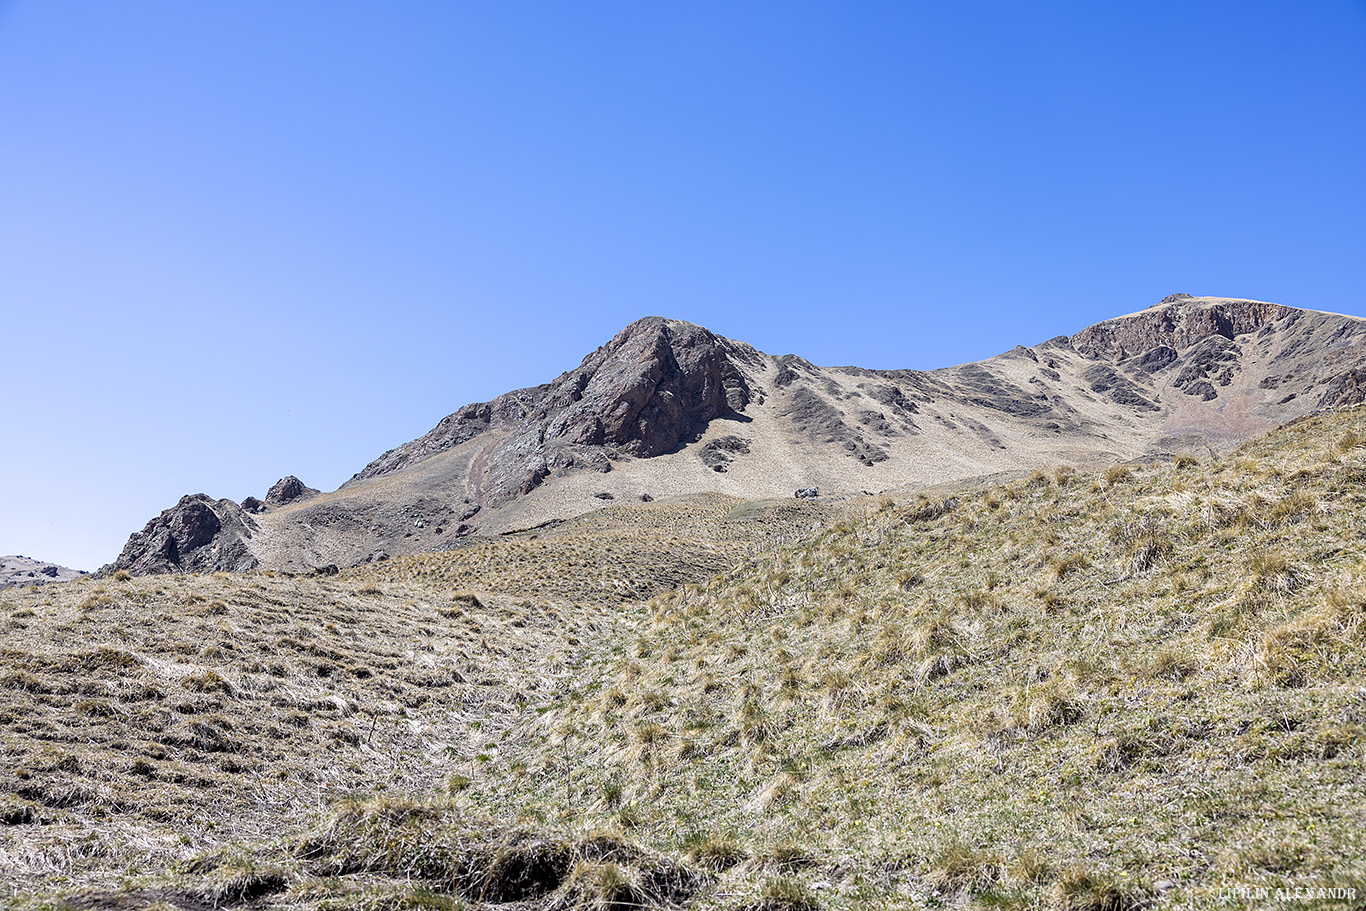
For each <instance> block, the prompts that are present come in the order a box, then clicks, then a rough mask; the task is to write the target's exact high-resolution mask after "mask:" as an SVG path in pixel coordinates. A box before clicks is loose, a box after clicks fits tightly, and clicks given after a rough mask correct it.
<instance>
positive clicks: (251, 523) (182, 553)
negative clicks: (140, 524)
mask: <svg viewBox="0 0 1366 911" xmlns="http://www.w3.org/2000/svg"><path fill="white" fill-rule="evenodd" d="M255 530H256V522H255V520H253V519H252V518H251V516H249V515H248V514H247V513H245V512H244V511H243V510H242V508H241V507H239V506H238V505H237V504H236V503H233V502H232V501H231V500H213V499H211V498H209V497H207V496H205V495H204V494H202V493H198V494H192V495H190V496H185V497H181V498H180V502H179V503H177V504H176V505H175V506H173V507H171V508H170V509H167V510H165V511H163V512H162V513H161V515H159V516H157V517H156V518H155V519H153V520H152V521H150V522H148V523H147V525H146V526H145V527H144V528H143V529H142V531H139V532H134V533H133V534H132V535H131V536H130V537H129V538H128V543H127V544H126V545H124V548H123V553H121V554H120V555H119V558H118V559H117V560H115V561H114V562H113V563H110V564H109V565H108V566H105V567H103V568H102V569H101V570H100V575H106V576H107V575H109V574H111V573H113V572H114V571H115V570H120V569H124V570H127V571H128V572H130V573H132V574H134V575H139V576H141V575H152V574H155V573H172V572H212V571H214V570H220V569H226V570H231V571H244V570H248V569H254V568H255V567H256V565H257V560H256V558H255V557H253V556H252V555H251V553H250V552H249V551H248V550H247V547H246V544H245V540H246V539H249V538H250V537H251V533H252V532H253V531H255Z"/></svg>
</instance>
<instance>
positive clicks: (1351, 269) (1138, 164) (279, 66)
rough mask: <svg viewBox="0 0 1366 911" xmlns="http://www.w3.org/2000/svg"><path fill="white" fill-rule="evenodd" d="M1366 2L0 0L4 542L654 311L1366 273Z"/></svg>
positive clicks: (791, 332) (898, 309)
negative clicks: (1365, 224)
mask: <svg viewBox="0 0 1366 911" xmlns="http://www.w3.org/2000/svg"><path fill="white" fill-rule="evenodd" d="M1363 98H1366V3H1362V2H1346V0H1322V2H1308V3H1296V4H1292V3H1284V2H1276V3H1266V2H1261V3H1259V2H1206V3H1191V2H1179V3H1164V2H1150V3H1143V4H1119V3H1095V2H1035V3H1028V4H1024V3H1018V2H947V0H946V2H933V3H931V2H924V3H917V2H909V0H907V2H853V3H849V2H838V3H837V2H825V3H808V2H793V0H789V2H782V3H765V2H746V3H720V2H688V3H664V2H658V3H654V2H651V3H640V2H625V0H623V2H592V0H576V2H572V3H567V2H554V3H549V2H547V3H532V2H517V0H499V2H487V3H482V2H481V3H461V2H449V3H447V2H422V3H418V2H409V3H404V2H399V3H393V4H374V3H351V2H336V0H329V2H326V3H323V2H302V0H301V2H291V3H278V2H271V3H265V2H250V0H234V2H231V3H227V2H203V3H183V2H178V0H177V2H153V0H129V2H124V3H97V2H92V0H86V2H67V0H9V2H5V0H0V306H2V307H3V313H4V326H5V345H4V353H3V355H0V381H3V383H4V389H5V390H6V392H7V400H8V408H7V410H8V412H9V414H10V419H9V420H8V421H7V422H6V429H5V431H4V442H5V444H6V445H4V446H2V447H0V553H22V554H26V555H29V556H33V557H37V558H40V559H47V560H54V561H57V562H63V563H66V564H69V565H74V566H77V567H79V568H87V569H91V568H94V567H96V566H98V565H99V564H101V563H104V562H107V561H109V560H111V559H112V558H113V557H114V556H115V555H116V554H117V552H118V550H119V549H120V547H121V546H122V544H123V542H124V540H125V539H126V537H127V535H128V534H129V533H130V532H132V531H134V530H136V529H137V528H140V527H141V526H142V524H143V523H144V522H145V521H146V520H147V519H148V518H150V517H151V516H152V515H154V514H155V513H156V512H157V511H159V510H161V509H163V508H165V507H167V506H170V505H171V504H173V503H174V502H175V500H176V499H178V498H179V496H180V495H181V494H184V493H189V492H200V491H202V492H205V493H209V494H211V495H213V496H219V497H230V498H232V499H235V500H240V499H241V498H243V497H245V496H247V495H252V494H254V495H256V496H261V495H263V494H264V492H265V489H266V487H267V486H269V484H270V483H272V482H273V481H274V480H276V479H277V478H279V477H280V476H282V475H285V474H290V473H293V474H297V475H299V476H300V477H301V478H303V479H304V480H305V481H306V482H308V483H310V484H312V485H313V486H316V487H322V488H326V489H331V488H334V487H336V486H337V485H338V484H339V483H341V482H342V481H344V480H345V479H346V478H347V477H349V476H350V475H351V474H352V473H353V472H355V471H357V470H359V469H360V468H361V467H362V466H363V465H364V464H365V463H366V462H367V461H369V460H370V459H371V458H373V457H375V456H377V455H378V454H380V453H381V452H382V451H384V450H385V449H388V448H390V447H392V446H394V445H397V444H399V443H401V442H404V441H406V440H408V439H411V438H413V437H415V436H418V435H420V434H421V433H423V432H425V431H426V430H428V429H429V428H430V427H431V426H433V425H434V424H435V423H436V422H437V421H438V420H439V419H440V418H441V417H442V416H443V415H445V414H447V413H448V412H450V411H453V410H454V409H455V408H457V407H458V406H460V405H462V404H464V403H467V402H471V401H482V400H486V399H488V398H491V397H492V396H494V395H497V394H498V393H500V392H504V391H506V390H508V389H511V388H516V387H520V386H526V385H533V384H536V383H540V382H545V381H548V380H550V379H552V378H553V377H554V376H556V375H557V374H559V373H560V372H562V371H564V370H567V369H570V368H572V367H574V366H575V365H577V363H578V361H579V360H580V358H582V356H583V355H584V354H586V353H587V352H589V351H591V350H592V349H593V348H595V347H597V346H598V345H600V344H602V343H603V342H604V341H606V340H607V339H608V338H610V337H611V336H612V335H613V334H614V333H615V332H616V331H617V330H619V329H620V328H621V327H622V326H624V325H625V324H626V323H628V322H630V321H631V320H633V319H636V318H638V317H641V316H645V315H650V314H659V315H665V316H671V317H675V318H680V319H686V320H690V321H692V322H696V323H700V324H702V325H705V326H708V327H710V328H712V329H713V330H715V331H717V332H719V333H721V334H723V335H727V336H730V337H732V338H738V339H743V340H745V341H748V342H750V343H752V344H754V345H755V346H757V347H759V348H760V349H762V350H765V351H769V352H771V353H775V354H781V353H788V352H794V353H798V354H801V355H803V356H804V357H807V358H809V359H810V360H812V361H815V362H817V363H822V364H830V365H834V364H858V365H861V366H869V367H909V368H933V367H939V366H944V365H948V364H953V363H960V362H963V361H969V360H976V359H979V358H982V357H987V356H990V355H992V354H996V353H999V352H1000V351H1003V350H1005V349H1008V348H1010V347H1012V346H1014V345H1016V344H1020V343H1024V344H1030V343H1034V342H1038V341H1041V340H1043V339H1046V338H1050V337H1052V336H1055V335H1059V334H1062V333H1070V332H1074V331H1076V330H1078V329H1080V328H1082V327H1083V326H1085V325H1088V324H1089V323H1092V322H1096V321H1098V320H1100V319H1104V318H1106V317H1109V316H1114V315H1118V314H1120V313H1125V312H1130V311H1133V310H1137V309H1141V308H1143V307H1146V306H1148V305H1150V304H1152V303H1154V302H1156V301H1157V300H1158V299H1159V298H1161V297H1163V296H1164V295H1166V294H1168V293H1171V292H1174V291H1189V292H1191V293H1195V294H1218V295H1227V296H1241V297H1252V298H1258V299H1262V300H1272V301H1277V302H1280V303H1285V304H1290V305H1294V306H1301V307H1311V308H1316V309H1325V310H1334V311H1337V312H1344V313H1352V314H1358V315H1363V314H1366V295H1364V294H1363V291H1366V255H1363V253H1362V250H1363V249H1364V248H1366V231H1364V230H1363V214H1362V213H1363V212H1366V167H1364V166H1363V161H1366V155H1363V149H1366V104H1363V101H1362V99H1363Z"/></svg>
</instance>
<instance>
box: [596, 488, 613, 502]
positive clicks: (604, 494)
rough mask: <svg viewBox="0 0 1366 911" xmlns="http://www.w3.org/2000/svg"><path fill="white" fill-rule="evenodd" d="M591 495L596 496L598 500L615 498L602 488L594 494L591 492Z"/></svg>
mask: <svg viewBox="0 0 1366 911" xmlns="http://www.w3.org/2000/svg"><path fill="white" fill-rule="evenodd" d="M593 496H595V497H597V498H598V499H599V500H615V499H616V497H614V496H613V495H612V494H610V493H608V492H607V491H605V490H604V491H603V492H602V493H595V494H593Z"/></svg>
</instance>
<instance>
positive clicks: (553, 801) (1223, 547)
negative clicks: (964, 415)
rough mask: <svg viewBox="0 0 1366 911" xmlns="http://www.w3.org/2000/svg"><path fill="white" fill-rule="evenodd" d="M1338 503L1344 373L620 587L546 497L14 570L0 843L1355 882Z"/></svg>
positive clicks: (1345, 535)
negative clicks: (311, 542) (129, 571)
mask: <svg viewBox="0 0 1366 911" xmlns="http://www.w3.org/2000/svg"><path fill="white" fill-rule="evenodd" d="M726 515H730V516H732V517H733V518H734V517H735V516H736V515H738V516H739V517H743V516H744V515H745V508H744V507H741V508H740V511H739V513H738V514H736V513H735V507H733V506H728V507H727V509H726ZM626 516H627V517H626V518H619V519H617V520H616V521H615V522H614V523H613V525H612V529H613V530H612V535H614V536H615V535H622V536H623V537H622V538H621V542H620V546H622V547H623V548H625V549H626V550H627V551H631V548H630V540H631V538H630V534H629V527H630V525H629V523H630V521H631V520H630V519H629V513H627V514H626ZM803 521H805V520H803ZM652 522H656V520H655V519H642V520H641V529H640V531H639V534H640V535H641V539H640V540H642V541H646V540H655V541H658V540H659V538H658V531H657V530H653V531H652V530H651V523H652ZM1363 523H1366V413H1363V412H1362V411H1359V410H1358V411H1348V412H1341V413H1333V414H1325V415H1320V416H1316V417H1312V418H1309V419H1305V420H1301V421H1298V422H1296V423H1294V424H1292V425H1290V426H1287V427H1285V428H1282V429H1281V430H1279V431H1277V432H1275V433H1273V434H1271V435H1270V436H1268V437H1266V438H1264V439H1262V440H1259V441H1256V442H1254V443H1251V444H1249V445H1247V446H1244V447H1243V448H1242V449H1240V450H1239V451H1238V452H1236V453H1234V454H1232V455H1231V456H1229V457H1228V458H1225V459H1220V460H1209V459H1195V458H1192V457H1182V458H1178V459H1177V460H1176V461H1175V463H1166V464H1161V465H1148V466H1128V467H1124V466H1120V467H1115V468H1112V469H1110V470H1109V471H1107V472H1104V473H1101V474H1098V475H1086V474H1078V473H1076V472H1074V471H1070V470H1067V469H1059V470H1057V471H1055V472H1052V473H1049V474H1043V473H1039V474H1036V475H1035V476H1033V477H1032V478H1028V479H1022V480H1020V481H1017V482H1014V483H1011V484H1007V485H1001V486H996V487H992V488H988V489H986V490H976V491H972V492H967V491H965V492H963V493H962V494H961V495H960V496H959V497H949V498H948V499H935V500H922V499H903V500H897V499H892V498H887V499H884V500H881V501H878V500H869V501H867V502H866V504H865V505H864V506H863V507H862V508H860V509H852V510H848V511H846V514H845V515H844V516H843V517H842V518H832V519H831V521H829V522H827V523H826V524H825V526H824V527H822V528H821V529H820V530H818V531H817V532H816V533H814V534H812V535H811V536H810V537H808V538H806V539H804V540H800V541H791V540H789V541H787V542H786V543H781V544H779V545H778V546H776V547H769V548H768V549H760V550H758V551H757V552H756V553H755V554H754V555H753V556H751V557H749V558H748V559H746V560H745V561H744V562H742V563H741V564H739V565H738V566H737V567H735V568H734V569H731V570H729V571H727V572H724V573H722V574H720V575H715V576H712V577H710V578H705V579H704V578H701V576H700V574H696V575H693V577H692V578H694V579H695V580H696V581H692V582H687V583H685V584H683V585H682V586H681V587H678V588H675V589H673V590H669V591H666V592H664V593H662V594H659V595H657V596H656V597H654V598H653V599H652V600H651V601H649V602H646V603H641V602H632V601H621V602H616V603H614V602H613V601H612V600H611V599H610V598H605V597H597V598H587V597H582V598H580V597H575V598H574V601H573V603H568V602H567V601H566V600H564V599H565V597H566V594H567V593H569V592H572V591H575V590H576V589H574V586H575V585H576V584H581V583H575V582H572V581H565V580H572V579H574V578H576V577H575V573H576V571H577V569H579V568H581V567H576V566H575V565H574V564H572V563H568V562H565V561H564V558H563V555H564V553H567V552H570V551H573V552H575V553H578V554H580V555H583V558H582V561H581V562H591V561H589V560H588V559H587V555H589V554H593V553H598V554H599V556H600V555H601V553H602V551H600V550H598V551H595V549H594V548H595V545H594V543H593V541H592V540H590V539H589V537H588V536H589V531H587V530H580V531H579V532H575V531H573V530H572V529H568V528H565V529H560V530H557V531H558V534H559V535H560V537H561V540H559V542H558V543H555V544H554V545H553V547H548V548H547V550H546V551H545V554H546V556H545V557H544V558H534V559H533V558H528V557H527V556H526V554H527V553H528V552H529V551H527V549H526V545H527V544H528V542H525V541H523V542H520V543H508V544H507V547H508V548H509V550H508V551H507V553H508V554H511V555H515V554H521V555H522V556H520V557H517V558H516V559H512V558H509V560H508V561H506V562H502V563H500V562H499V558H498V555H497V553H495V552H493V551H490V552H489V553H487V554H483V555H481V556H479V557H478V560H479V561H482V562H478V563H471V562H465V563H459V562H456V561H458V560H466V561H469V560H471V559H473V558H472V557H471V556H470V555H468V554H466V555H464V556H461V555H459V554H458V553H457V554H455V555H451V556H445V555H441V556H439V557H435V558H428V559H429V562H428V563H422V562H413V563H408V562H407V561H391V563H389V564H385V565H382V566H381V567H375V568H369V569H367V570H365V571H364V573H358V574H357V575H355V576H353V577H347V576H345V575H343V576H341V577H336V578H335V579H327V580H312V579H283V578H279V579H276V578H268V577H265V576H245V577H235V578H229V577H212V578H175V579H168V578H164V577H163V578H161V579H150V580H136V581H125V582H106V583H93V582H79V583H72V584H70V585H66V586H53V587H49V588H48V589H44V590H42V591H36V592H29V593H23V594H19V595H13V596H11V595H10V593H6V594H7V596H9V603H7V604H5V606H4V610H5V613H6V615H7V616H8V618H9V620H8V623H9V629H8V630H7V635H6V642H5V645H6V652H5V655H4V662H5V663H4V675H5V676H4V677H3V679H0V698H3V700H4V706H3V709H4V711H5V712H6V713H7V714H6V725H5V732H6V734H5V738H6V739H5V755H4V757H3V761H4V766H3V777H0V793H4V794H5V795H7V796H5V797H3V798H0V802H3V806H0V811H2V813H3V820H4V821H5V822H6V823H7V824H6V825H5V826H4V828H3V829H0V838H3V839H4V841H3V842H0V850H2V851H3V854H0V865H2V867H3V869H4V871H5V872H6V874H7V875H8V876H9V877H10V878H11V882H12V883H14V884H15V885H18V884H20V883H21V882H26V883H28V884H29V886H28V888H29V890H30V891H29V892H28V897H27V899H26V903H27V904H28V905H29V906H30V907H40V906H43V905H44V904H45V903H46V904H50V905H53V906H56V905H57V904H60V903H61V902H67V903H69V904H71V906H73V907H144V906H149V905H153V904H155V903H157V902H160V903H162V904H163V906H165V907H183V908H192V907H205V906H211V905H213V904H215V903H217V904H222V905H227V906H233V905H242V906H247V905H249V906H252V907H290V908H316V909H322V908H352V907H356V908H362V907H365V908H404V907H407V908H414V907H428V908H454V907H467V906H470V907H473V906H488V905H490V904H491V905H492V906H494V907H498V906H500V905H503V906H507V907H554V908H578V907H584V908H588V907H597V908H607V907H631V906H635V905H640V904H642V903H643V904H646V905H667V904H669V903H682V902H685V901H686V902H691V903H692V904H693V905H694V906H696V907H724V908H742V907H743V908H749V909H760V908H763V909H801V908H812V907H821V908H832V909H833V908H869V907H872V908H877V907H888V908H891V907H897V908H900V907H941V906H950V907H957V906H979V907H1018V908H1032V907H1041V906H1044V907H1055V908H1064V909H1119V908H1128V907H1142V906H1148V905H1153V906H1157V907H1211V908H1216V907H1217V908H1224V907H1245V908H1261V907H1271V906H1274V907H1277V908H1299V907H1304V908H1308V907H1332V908H1350V907H1357V908H1360V907H1363V906H1366V849H1364V848H1363V845H1362V835H1361V833H1362V831H1363V828H1366V826H1364V823H1366V818H1364V817H1366V795H1364V794H1363V779H1366V775H1363V759H1364V758H1366V757H1364V756H1363V749H1366V747H1364V746H1363V734H1364V733H1366V655H1364V654H1363V645H1366V642H1364V641H1363V640H1366V560H1364V558H1363V550H1364V546H1363V542H1362V539H1361V534H1360V529H1361V528H1362V527H1363ZM800 527H803V526H800V525H794V526H793V530H794V532H795V531H796V530H798V529H799V528H800ZM576 534H582V535H584V537H582V538H575V535H576ZM652 536H653V537H652ZM547 537H548V536H547ZM530 543H533V544H534V543H537V542H530ZM540 543H541V544H544V543H545V541H544V540H542V541H541V542H540ZM599 543H600V542H599ZM763 543H764V542H763V541H760V539H759V538H757V537H756V538H755V539H753V546H754V547H761V546H762V545H763ZM768 543H769V544H771V543H773V542H772V540H769V541H768ZM488 546H493V545H488ZM664 549H665V550H667V548H664ZM631 552H636V551H631ZM647 552H649V551H648V548H646V549H642V550H641V551H639V553H647ZM420 560H421V558H419V561H420ZM437 560H441V561H447V562H431V561H437ZM519 560H521V561H522V562H518V561H519ZM557 560H558V561H560V562H559V563H556V562H554V561H557ZM546 561H550V562H549V563H547V562H546ZM595 565H600V563H599V564H595ZM471 566H474V567H476V568H478V569H480V570H481V571H482V572H483V573H484V574H485V576H486V577H487V578H488V579H490V580H495V581H497V586H489V587H488V588H492V589H495V590H494V591H493V592H492V593H490V591H489V590H488V588H486V589H485V590H483V591H481V592H480V594H479V595H478V596H477V597H474V596H468V595H457V594H454V593H453V592H452V588H451V587H452V586H453V585H460V586H462V587H467V588H478V586H477V585H475V584H474V583H475V581H477V579H478V577H479V573H478V572H473V571H472V570H471V569H470V567H471ZM517 567H524V568H523V569H518V568H517ZM499 572H502V573H503V575H502V576H498V575H497V574H498V573H499ZM670 572H672V570H670ZM381 575H382V577H381ZM669 578H670V579H677V578H679V577H669ZM519 580H520V581H519ZM537 580H542V581H544V582H545V584H546V585H547V589H546V591H547V593H548V594H547V597H545V599H544V600H542V599H539V598H538V597H537V596H536V595H535V583H536V581H537ZM556 580H560V581H558V582H557V581H556ZM499 586H501V588H499ZM519 586H520V587H519ZM556 586H558V587H556ZM514 591H515V594H509V592H514ZM324 666H326V667H329V668H330V670H327V671H326V672H324V671H323V670H322V669H321V668H322V667H324ZM457 678H458V679H457ZM405 697H406V699H405ZM334 699H335V700H339V701H340V704H339V702H338V701H333V700H334ZM182 705H186V706H187V707H188V710H187V709H183V708H181V706H182ZM329 706H330V708H329ZM197 725H198V726H197ZM210 729H212V730H215V731H218V733H217V734H212V735H211V734H210ZM196 732H198V733H196ZM196 738H198V739H196ZM215 738H217V739H215ZM221 742H226V743H228V744H231V745H232V746H231V748H230V749H223V748H219V747H218V746H217V744H219V743H221ZM159 750H160V751H161V753H162V755H157V753H158V751H159ZM149 767H150V771H149ZM343 792H347V794H346V796H342V793H343ZM210 823H211V824H212V825H210ZM159 869H167V870H169V871H170V872H168V873H160V872H158V870H159ZM25 877H27V879H24V878H25ZM32 883H38V884H39V885H40V888H38V889H37V890H36V891H34V890H33V889H32V886H31V884H32ZM1257 889H1268V890H1272V891H1270V892H1268V893H1266V894H1265V895H1258V894H1257V893H1256V892H1255V891H1253V890H1257ZM1296 889H1298V890H1300V891H1299V892H1292V893H1290V894H1288V895H1282V894H1278V892H1277V891H1276V890H1296ZM1328 890H1336V891H1334V892H1332V893H1331V894H1332V895H1333V896H1340V895H1344V894H1346V893H1348V892H1350V891H1351V890H1355V898H1339V897H1329V892H1328ZM509 903H513V904H509ZM516 903H520V904H516Z"/></svg>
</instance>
